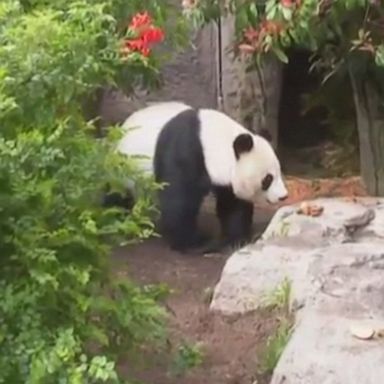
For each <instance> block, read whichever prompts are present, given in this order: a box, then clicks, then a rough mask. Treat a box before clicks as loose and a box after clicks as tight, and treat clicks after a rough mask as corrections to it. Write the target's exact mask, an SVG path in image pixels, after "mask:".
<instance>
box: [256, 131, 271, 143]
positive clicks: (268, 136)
mask: <svg viewBox="0 0 384 384" xmlns="http://www.w3.org/2000/svg"><path fill="white" fill-rule="evenodd" d="M257 133H258V134H259V135H260V136H261V137H263V138H264V139H265V140H267V141H269V142H270V143H271V142H272V135H271V134H270V133H269V132H268V131H267V130H266V129H260V131H259V132H257Z"/></svg>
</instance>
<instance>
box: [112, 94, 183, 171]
mask: <svg viewBox="0 0 384 384" xmlns="http://www.w3.org/2000/svg"><path fill="white" fill-rule="evenodd" d="M189 108H190V106H188V105H186V104H184V103H181V102H176V101H172V102H164V103H156V104H152V105H149V106H148V107H145V108H143V109H140V110H138V111H136V112H134V113H133V114H132V115H130V116H129V117H128V118H127V119H126V120H125V122H124V124H123V129H124V130H127V132H126V134H125V135H124V136H123V138H122V139H121V140H120V142H119V145H118V148H117V150H118V151H119V152H121V153H123V154H126V155H131V156H132V155H141V156H146V157H147V159H142V160H140V167H141V168H142V170H143V171H146V172H152V171H153V163H152V161H153V156H154V153H155V149H156V142H157V138H158V136H159V134H160V132H161V130H162V129H163V128H164V126H165V125H166V124H167V123H168V122H169V121H170V120H171V119H172V118H173V117H174V116H176V115H178V114H179V113H181V112H183V111H185V110H186V109H189ZM128 130H129V131H128Z"/></svg>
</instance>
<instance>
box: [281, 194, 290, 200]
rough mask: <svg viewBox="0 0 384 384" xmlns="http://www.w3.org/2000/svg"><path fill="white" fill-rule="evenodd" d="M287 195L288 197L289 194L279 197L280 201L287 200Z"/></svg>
mask: <svg viewBox="0 0 384 384" xmlns="http://www.w3.org/2000/svg"><path fill="white" fill-rule="evenodd" d="M287 197H288V194H286V195H284V196H281V197H279V201H284V200H287Z"/></svg>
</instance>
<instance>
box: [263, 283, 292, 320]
mask: <svg viewBox="0 0 384 384" xmlns="http://www.w3.org/2000/svg"><path fill="white" fill-rule="evenodd" d="M291 291H292V281H291V280H290V279H289V278H288V277H285V278H284V279H283V280H282V282H281V283H280V284H278V286H277V287H276V288H275V289H273V290H272V291H271V292H268V293H267V294H266V296H265V297H264V299H263V302H264V303H263V304H264V306H265V307H266V308H278V309H282V310H284V311H285V312H286V313H287V314H289V311H290V299H291Z"/></svg>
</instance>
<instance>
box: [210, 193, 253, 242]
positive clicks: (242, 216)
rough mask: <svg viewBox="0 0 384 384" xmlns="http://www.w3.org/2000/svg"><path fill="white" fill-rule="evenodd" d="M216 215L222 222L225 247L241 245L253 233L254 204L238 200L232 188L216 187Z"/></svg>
mask: <svg viewBox="0 0 384 384" xmlns="http://www.w3.org/2000/svg"><path fill="white" fill-rule="evenodd" d="M214 192H215V196H216V214H217V217H218V218H219V220H220V224H221V231H222V236H223V238H224V245H233V246H237V245H241V244H243V243H244V242H246V241H249V239H250V237H251V233H252V219H253V210H254V208H253V204H252V203H249V202H247V201H244V200H240V199H238V198H237V197H236V196H235V195H234V193H233V191H232V189H231V188H229V187H216V188H215V190H214Z"/></svg>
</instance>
